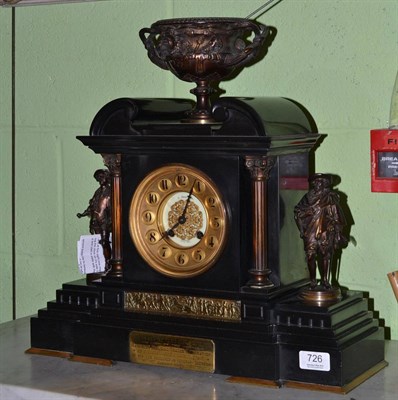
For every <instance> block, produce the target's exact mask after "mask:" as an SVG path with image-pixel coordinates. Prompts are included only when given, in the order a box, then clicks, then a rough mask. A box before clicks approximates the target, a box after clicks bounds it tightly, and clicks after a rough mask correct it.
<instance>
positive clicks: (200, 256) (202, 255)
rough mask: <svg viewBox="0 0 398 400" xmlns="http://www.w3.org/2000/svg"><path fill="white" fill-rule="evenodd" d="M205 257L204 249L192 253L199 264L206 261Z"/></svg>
mask: <svg viewBox="0 0 398 400" xmlns="http://www.w3.org/2000/svg"><path fill="white" fill-rule="evenodd" d="M205 257H206V253H205V252H204V251H203V250H202V249H197V250H194V251H193V252H192V258H193V259H194V260H195V261H197V262H200V261H202V260H204V259H205Z"/></svg>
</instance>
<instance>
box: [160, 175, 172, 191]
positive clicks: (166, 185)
mask: <svg viewBox="0 0 398 400" xmlns="http://www.w3.org/2000/svg"><path fill="white" fill-rule="evenodd" d="M171 186H172V183H171V180H170V179H167V178H164V179H161V180H160V182H159V184H158V187H159V190H161V191H162V192H167V191H168V190H170V189H171Z"/></svg>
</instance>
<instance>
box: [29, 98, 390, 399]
mask: <svg viewBox="0 0 398 400" xmlns="http://www.w3.org/2000/svg"><path fill="white" fill-rule="evenodd" d="M192 106H193V102H191V101H189V100H185V99H129V98H122V99H116V100H113V101H111V102H110V103H108V104H106V105H105V106H104V107H103V108H102V109H101V110H100V111H99V112H98V114H97V115H96V116H95V118H94V120H93V122H92V125H91V130H90V136H79V137H78V139H79V140H80V141H81V142H82V143H83V144H84V145H85V146H87V147H89V148H90V149H92V150H93V151H94V152H95V153H98V154H101V155H102V156H103V157H104V160H105V159H106V157H111V158H112V157H113V156H116V155H120V158H119V160H120V186H119V187H118V191H119V195H120V210H119V211H120V216H121V223H120V226H119V229H120V231H119V233H120V236H121V238H120V249H119V250H120V255H121V256H122V257H121V260H118V261H117V262H118V263H119V264H118V269H117V270H115V271H116V272H115V271H113V272H112V271H111V273H110V274H108V275H107V276H105V277H103V278H102V280H99V281H94V282H93V283H91V284H86V282H85V280H81V281H76V282H70V283H65V284H64V285H63V287H62V289H60V290H58V291H57V294H56V300H55V301H51V302H48V304H47V308H45V309H42V310H39V311H38V316H37V317H34V318H32V319H31V345H32V347H33V348H41V349H51V350H56V351H65V352H70V353H72V354H74V355H81V356H86V357H99V358H106V359H111V360H119V361H131V354H130V336H131V333H132V332H136V331H137V332H140V331H144V332H154V333H158V334H164V335H176V336H182V337H188V338H190V337H195V338H205V339H209V340H212V341H213V342H214V346H215V350H214V358H215V361H214V371H213V372H215V373H221V374H229V375H234V376H241V377H247V378H259V379H262V380H266V381H270V382H275V383H276V384H278V385H280V384H286V383H289V382H298V383H302V384H305V385H309V386H311V385H315V386H319V385H326V386H327V387H329V388H332V390H337V391H338V390H341V391H345V390H346V389H347V388H348V387H349V386H350V385H351V386H353V382H357V383H358V382H360V381H362V380H363V379H364V376H365V375H366V374H368V375H369V371H373V370H377V369H379V368H381V367H382V366H384V364H383V363H384V361H383V360H384V341H383V339H384V331H383V330H382V329H381V328H379V326H378V321H377V320H375V319H374V318H373V315H372V314H371V313H370V312H369V311H368V305H367V300H366V299H365V298H363V295H362V293H361V292H346V293H344V295H343V299H342V300H341V301H339V302H338V303H336V304H331V305H323V306H314V305H306V304H303V303H301V302H300V301H299V300H298V298H297V295H298V293H299V290H300V288H302V287H304V286H305V285H307V284H308V282H309V279H308V271H307V266H306V261H305V254H304V251H303V244H302V240H301V239H300V236H299V232H298V230H297V227H296V225H295V222H294V216H293V209H294V206H295V205H296V204H297V203H298V202H299V200H300V199H301V197H302V196H303V195H304V194H305V193H306V191H307V190H308V176H309V174H310V172H313V164H314V159H313V152H314V149H315V147H316V146H317V145H318V144H319V142H320V139H321V138H322V135H320V134H318V133H317V129H316V126H315V123H314V121H313V119H312V117H311V116H310V114H309V113H308V112H307V110H306V109H305V108H304V107H303V106H301V105H300V104H298V103H297V102H295V101H293V100H290V99H286V98H228V97H225V98H220V99H219V100H217V101H216V102H215V103H214V104H213V109H212V112H213V116H214V119H215V120H216V122H215V123H211V124H200V123H186V122H182V121H183V120H184V117H185V113H186V112H188V111H189V110H191V109H192ZM264 157H265V158H271V159H272V160H273V167H272V168H271V169H270V172H269V175H268V176H267V180H266V193H265V194H266V202H265V208H266V209H265V210H263V217H264V218H265V220H266V225H265V228H264V229H266V231H267V239H266V254H267V268H268V269H269V271H268V272H269V275H268V278H269V280H270V281H271V284H272V287H269V288H263V289H259V288H253V287H252V285H250V284H248V282H250V278H251V277H250V272H249V271H250V269H251V265H252V264H253V262H254V255H253V253H254V252H255V251H254V250H253V248H254V247H255V246H253V215H254V214H255V211H254V209H253V208H254V207H255V206H253V199H252V187H253V179H252V176H251V174H250V171H249V170H248V168H247V160H248V159H257V158H260V159H262V158H264ZM174 163H179V164H184V165H189V166H192V167H194V168H197V169H199V170H201V171H203V172H204V173H205V174H206V175H207V176H208V177H210V179H212V181H213V182H214V183H215V185H217V187H218V189H219V191H220V192H221V195H222V198H223V200H224V201H225V204H226V207H227V214H228V217H227V226H228V238H227V241H226V245H225V248H224V250H223V252H222V253H221V256H220V257H219V258H218V260H217V261H216V262H215V264H214V265H213V266H212V267H211V268H210V269H209V270H208V271H206V272H204V273H203V274H200V275H198V276H195V277H190V278H178V279H175V278H172V277H168V276H165V275H162V274H160V273H159V272H157V271H155V270H154V269H153V268H150V267H149V266H148V265H147V264H146V263H145V261H144V259H143V258H142V257H141V256H140V254H139V253H138V251H137V249H136V248H135V246H134V244H133V241H132V239H131V236H130V232H129V221H128V218H129V209H130V204H131V199H132V196H133V195H134V192H135V190H136V188H137V186H138V185H139V183H140V182H141V181H142V179H144V178H145V176H146V175H147V174H149V173H150V172H151V171H153V170H155V169H156V168H159V167H161V166H164V165H168V164H174ZM113 215H115V214H113ZM113 222H115V221H113ZM120 255H119V256H120ZM136 292H144V293H150V294H155V295H160V296H163V295H164V296H182V298H184V299H185V300H186V299H187V298H188V299H189V298H193V299H195V298H196V299H197V298H199V299H202V300H203V299H219V300H220V299H221V300H226V301H231V302H235V303H234V304H235V305H238V307H239V317H238V319H235V320H225V319H224V320H222V318H221V319H217V318H207V317H206V315H196V316H195V315H191V314H190V315H182V314H181V315H171V314H167V312H160V313H153V312H150V311H149V312H136V311H131V310H129V309H128V306H127V293H136ZM94 338H95V340H93V339H94ZM302 350H310V351H313V352H322V353H325V352H326V353H329V354H330V358H331V365H330V371H328V372H325V371H321V372H320V371H312V370H305V369H301V368H300V367H299V363H298V354H299V351H302Z"/></svg>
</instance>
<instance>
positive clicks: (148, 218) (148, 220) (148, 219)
mask: <svg viewBox="0 0 398 400" xmlns="http://www.w3.org/2000/svg"><path fill="white" fill-rule="evenodd" d="M142 220H143V221H144V223H145V224H148V225H150V224H152V222H154V221H155V214H154V213H153V212H151V211H144V212H143V214H142Z"/></svg>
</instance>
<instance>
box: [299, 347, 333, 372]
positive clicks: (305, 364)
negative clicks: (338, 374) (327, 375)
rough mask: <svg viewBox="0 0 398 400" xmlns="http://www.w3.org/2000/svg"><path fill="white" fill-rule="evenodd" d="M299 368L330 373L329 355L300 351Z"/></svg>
mask: <svg viewBox="0 0 398 400" xmlns="http://www.w3.org/2000/svg"><path fill="white" fill-rule="evenodd" d="M299 359H300V368H301V369H311V370H314V371H324V372H328V371H330V354H329V353H320V352H316V351H300V352H299Z"/></svg>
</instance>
